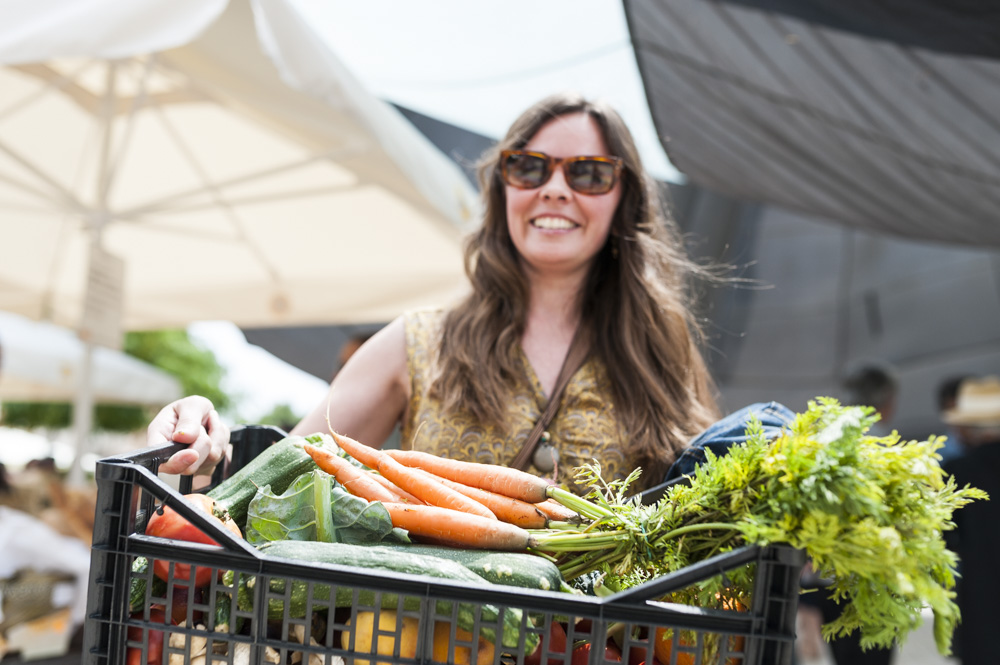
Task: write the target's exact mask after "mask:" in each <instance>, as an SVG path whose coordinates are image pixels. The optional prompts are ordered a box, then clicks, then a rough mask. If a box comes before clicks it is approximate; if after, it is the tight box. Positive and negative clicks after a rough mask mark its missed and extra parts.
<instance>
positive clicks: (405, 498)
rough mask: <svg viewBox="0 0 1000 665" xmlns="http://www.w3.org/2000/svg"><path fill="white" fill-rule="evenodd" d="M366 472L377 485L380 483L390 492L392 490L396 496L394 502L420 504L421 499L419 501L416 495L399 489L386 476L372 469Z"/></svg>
mask: <svg viewBox="0 0 1000 665" xmlns="http://www.w3.org/2000/svg"><path fill="white" fill-rule="evenodd" d="M367 473H368V475H370V476H371V478H372V480H374V481H375V482H377V483H378V484H379V485H381V486H382V487H384V488H386V489H387V490H389V491H390V492H392V493H393V494H395V495H396V496H397V497H398V498H397V499H396V503H413V504H422V503H423V501H421V500H420V499H418V498H417V497H415V496H413V495H412V494H410V493H409V492H407V491H405V490H401V489H400V488H398V487H396V485H395V484H393V482H392V481H391V480H389V479H388V478H386V477H385V476H383V475H380V474H377V473H375V472H374V471H369V472H367Z"/></svg>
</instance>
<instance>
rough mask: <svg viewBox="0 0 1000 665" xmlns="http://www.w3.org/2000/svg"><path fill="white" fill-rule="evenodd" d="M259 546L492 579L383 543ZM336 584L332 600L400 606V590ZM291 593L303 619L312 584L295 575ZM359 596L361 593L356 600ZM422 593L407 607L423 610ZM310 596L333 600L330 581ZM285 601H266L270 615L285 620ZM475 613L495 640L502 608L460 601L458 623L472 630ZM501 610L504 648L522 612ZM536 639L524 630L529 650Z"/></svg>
mask: <svg viewBox="0 0 1000 665" xmlns="http://www.w3.org/2000/svg"><path fill="white" fill-rule="evenodd" d="M259 550H260V552H261V553H262V554H266V555H268V556H274V557H281V558H286V559H296V560H301V561H308V562H310V563H328V564H333V565H339V566H354V567H357V568H367V569H371V570H375V571H382V572H386V573H407V574H412V575H425V576H428V577H437V578H443V579H448V580H454V581H458V582H467V583H470V584H479V585H483V584H486V585H488V584H489V582H487V581H486V580H484V579H483V578H481V577H480V576H479V575H476V574H475V573H473V572H472V571H471V570H469V569H468V568H466V567H465V566H463V565H461V564H459V563H457V562H455V561H448V560H446V559H443V558H439V557H432V556H425V555H421V554H416V553H412V552H407V551H403V550H402V549H391V548H385V549H379V550H378V551H377V553H376V551H375V550H374V548H372V547H368V546H365V545H348V544H346V543H320V542H313V541H296V540H277V541H272V542H269V543H265V544H264V545H261V546H260V548H259ZM335 588H336V593H335V595H334V598H333V601H332V603H333V605H334V606H335V607H350V606H351V605H353V604H354V603H355V602H358V603H361V604H365V605H372V604H373V603H375V602H376V600H377V598H378V596H380V597H381V598H380V606H381V607H382V608H387V609H395V608H397V607H398V606H399V595H398V594H395V593H390V592H383V593H381V594H378V593H376V591H374V590H372V589H365V588H355V587H351V586H342V585H338V586H336V587H335ZM270 592H271V593H273V594H285V593H286V581H285V580H284V579H282V578H275V579H272V580H271V583H270ZM288 595H289V618H295V619H301V618H305V611H306V602H307V597H308V585H307V584H306V583H305V582H304V581H301V580H292V588H291V590H290V591H289V592H288ZM355 595H356V596H357V600H356V601H355ZM423 597H424V596H421V595H419V594H417V595H412V596H403V609H406V610H419V609H420V602H421V600H422V598H423ZM312 598H313V601H314V602H331V599H330V585H326V584H314V585H313V589H312ZM237 600H238V601H242V603H241V604H240V605H239V607H240V609H241V610H243V611H252V609H253V599H252V597H251V596H250V594H246V595H243V594H238V595H237ZM284 605H285V603H284V601H283V599H276V598H271V599H270V601H269V603H268V618H269V619H272V620H281V619H282V618H283V616H284V609H285V608H284ZM435 609H436V611H437V613H438V614H451V612H452V603H451V601H446V600H439V601H437V603H436V607H435ZM478 609H481V613H479V612H477V610H478ZM477 614H479V618H480V628H479V629H480V634H481V635H482V636H483V637H484V638H485V639H487V640H489V641H490V642H493V643H494V644H496V643H497V640H496V637H497V636H496V626H497V623H498V619H500V614H501V610H500V609H499V608H497V607H496V606H494V605H481V606H480V605H479V604H475V603H459V604H458V610H457V620H456V623H457V625H458V627H459V628H463V629H464V630H468V631H470V632H471V631H472V630H473V628H474V625H475V620H476V615H477ZM502 614H503V617H502V619H501V620H502V635H501V639H502V644H503V646H505V647H509V648H515V649H516V648H517V646H518V642H519V639H520V637H521V611H520V610H519V609H517V608H511V607H508V608H505V609H503V610H502ZM537 640H538V636H537V635H535V634H534V633H527V634H526V635H525V641H526V649H527V652H526V653H531V652H532V651H534V648H535V646H536V645H537Z"/></svg>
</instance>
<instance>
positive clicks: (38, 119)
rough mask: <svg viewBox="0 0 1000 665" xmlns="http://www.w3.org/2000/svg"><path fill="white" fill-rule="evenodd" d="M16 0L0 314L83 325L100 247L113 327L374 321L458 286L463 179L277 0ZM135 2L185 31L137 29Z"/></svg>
mask: <svg viewBox="0 0 1000 665" xmlns="http://www.w3.org/2000/svg"><path fill="white" fill-rule="evenodd" d="M13 4H14V3H7V4H6V5H4V6H3V7H2V8H0V61H2V62H6V63H7V66H6V67H3V68H2V69H0V237H2V238H3V239H4V242H3V243H0V309H6V310H9V311H13V312H18V313H22V314H24V315H27V316H30V317H32V318H39V319H48V320H52V321H54V322H56V323H59V324H62V325H67V326H71V327H76V326H78V325H79V324H80V321H81V316H82V312H83V301H84V296H85V286H86V284H87V279H86V275H87V265H88V257H89V253H90V249H89V248H90V247H91V246H92V245H94V244H99V245H100V246H101V247H102V248H103V250H104V251H106V252H108V253H110V254H112V255H113V256H115V257H117V258H118V259H120V260H121V261H122V262H123V266H122V269H121V278H120V281H121V289H122V297H123V302H122V305H121V306H122V321H123V324H124V328H125V329H150V328H161V327H168V326H181V325H184V324H186V323H188V322H189V321H193V320H201V319H228V320H231V321H234V322H237V323H239V324H242V325H257V326H267V325H287V324H292V323H313V324H314V323H327V322H349V321H370V320H384V319H387V318H391V317H392V316H394V315H396V314H398V313H399V312H401V311H402V310H404V309H406V308H408V307H415V306H421V305H426V304H433V303H438V302H442V301H446V300H448V299H450V298H451V297H454V295H455V294H457V293H459V292H460V291H461V289H462V288H463V282H464V277H463V271H462V259H461V249H460V237H461V234H462V232H463V231H464V230H465V229H466V228H467V227H468V226H469V225H471V224H472V223H474V221H475V218H476V208H477V206H478V201H477V196H476V194H475V192H474V190H473V189H472V187H471V185H470V184H469V182H468V180H467V179H466V178H465V176H464V175H463V174H462V172H461V169H460V168H459V167H457V166H456V165H455V164H454V163H452V162H451V161H450V160H449V159H448V158H447V157H446V156H444V155H443V154H441V153H440V152H439V151H438V150H437V149H436V148H434V147H433V146H432V145H431V144H430V143H429V141H427V139H426V138H424V137H423V136H422V135H421V134H420V133H419V132H418V131H417V130H416V129H415V128H413V127H412V125H410V124H409V123H408V122H407V121H406V120H405V119H404V118H403V117H402V115H401V114H400V113H399V112H398V111H396V110H395V109H394V108H392V107H390V106H389V105H387V104H385V103H383V102H381V101H379V100H377V99H375V98H374V97H372V96H371V95H369V94H367V93H366V91H365V90H364V89H363V88H362V87H361V86H360V85H359V84H358V82H357V81H356V80H355V79H354V78H353V77H352V75H351V74H350V72H348V71H347V70H346V69H344V67H343V66H342V65H340V63H339V61H338V60H337V58H336V56H335V55H334V54H333V53H332V52H331V51H330V50H329V48H328V47H327V46H326V45H325V44H324V43H323V42H322V41H320V40H319V39H318V38H317V37H316V36H315V35H314V34H312V32H311V30H310V27H309V26H308V25H307V24H305V22H304V21H303V20H302V19H301V18H299V16H298V15H297V14H296V12H295V11H294V10H293V9H292V8H291V6H290V5H289V4H288V3H287V2H286V0H260V1H259V2H254V3H252V5H251V3H249V2H247V1H246V0H234V1H233V2H231V3H228V5H226V3H219V2H213V3H209V4H210V7H206V6H203V5H199V3H196V2H185V3H175V2H165V1H163V0H144V1H143V2H138V3H125V4H124V5H123V4H122V3H111V2H93V3H88V4H87V5H86V6H85V7H80V6H79V4H78V3H75V2H55V1H54V0H50V1H49V2H44V3H39V4H37V5H36V4H31V5H30V6H31V7H32V8H37V12H36V11H32V10H29V9H23V8H21V9H16V10H15V9H13V7H12V5H13ZM133 4H139V5H143V6H144V7H146V9H147V11H148V12H150V14H149V16H157V15H160V16H162V17H167V16H169V17H174V18H175V19H176V20H175V21H174V22H173V23H174V25H175V26H176V25H182V24H183V30H182V29H181V28H176V29H172V30H169V31H166V32H167V33H168V34H166V35H164V34H161V33H158V32H157V30H155V28H156V27H157V25H158V21H141V22H139V23H138V24H137V25H139V27H140V28H141V29H140V30H138V32H137V33H136V34H132V33H131V32H130V31H129V30H126V29H125V27H127V26H129V25H132V23H131V22H132V21H134V20H135V18H136V15H137V14H139V15H143V16H146V14H145V13H144V12H137V11H134V9H132V8H130V7H131V6H132V5H133ZM211 7H214V12H215V13H219V12H221V14H220V15H219V16H218V18H217V19H214V17H213V16H212V14H213V11H212V9H211ZM49 13H51V16H48V14H49ZM185 14H187V15H188V16H187V18H188V20H187V21H182V20H181V19H180V18H177V17H183V16H184V15H185ZM60 18H61V19H63V20H58V19H60ZM42 19H45V20H44V21H43V20H42ZM213 19H214V20H213ZM105 26H107V28H106V29H105ZM115 26H119V27H121V28H122V29H120V30H118V29H115ZM147 29H148V32H147ZM185 30H186V31H187V33H186V38H185V33H184V31H185ZM95 32H96V33H98V34H100V35H103V36H104V37H105V38H107V39H108V40H110V42H109V43H105V42H104V41H102V40H101V39H98V38H96V37H95V38H93V39H89V40H88V39H83V38H82V37H80V36H81V35H90V34H93V33H95ZM26 34H27V35H30V36H31V39H27V38H22V36H23V35H26ZM141 34H146V36H147V38H148V39H147V41H142V40H140V39H139V36H140V35H141ZM43 37H44V39H42V38H43ZM36 39H38V40H41V42H40V44H43V45H47V52H43V51H45V49H43V48H42V46H41V45H39V44H36V43H35V40H36ZM185 39H186V40H187V41H185ZM174 43H176V44H177V45H176V47H174V48H168V49H167V50H163V51H155V49H156V48H157V47H162V46H171V45H172V44H174ZM46 55H49V56H51V57H48V58H45V59H43V58H44V57H45V56H46ZM70 56H73V57H70ZM107 56H113V57H112V58H110V59H109V58H108V57H107ZM28 58H31V59H32V60H31V61H27V60H26V59H28Z"/></svg>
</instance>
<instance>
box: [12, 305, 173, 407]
mask: <svg viewBox="0 0 1000 665" xmlns="http://www.w3.org/2000/svg"><path fill="white" fill-rule="evenodd" d="M85 354H86V349H85V348H84V344H83V342H82V341H80V338H79V337H77V335H76V334H75V333H74V332H73V331H72V330H70V329H68V328H62V327H60V326H56V325H53V324H51V323H42V322H38V321H33V320H31V319H29V318H27V317H23V316H20V315H18V314H11V313H10V312H0V401H23V402H71V401H73V398H74V396H75V395H76V391H77V390H78V389H79V387H80V375H81V373H82V371H83V363H84V361H85ZM93 363H94V367H93V371H92V386H93V388H92V390H93V395H94V401H95V402H98V403H101V404H152V405H163V404H167V403H169V402H171V401H173V400H175V399H177V398H178V397H181V385H180V382H178V381H177V379H175V378H174V377H173V376H171V375H169V374H167V373H166V372H164V371H162V370H160V369H158V368H156V367H153V366H152V365H149V364H148V363H145V362H142V361H141V360H139V359H138V358H134V357H132V356H130V355H127V354H124V353H122V352H120V351H113V350H111V349H106V348H98V349H95V351H94V355H93Z"/></svg>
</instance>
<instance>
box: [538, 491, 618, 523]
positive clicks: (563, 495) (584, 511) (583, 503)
mask: <svg viewBox="0 0 1000 665" xmlns="http://www.w3.org/2000/svg"><path fill="white" fill-rule="evenodd" d="M546 494H547V495H548V496H549V498H551V499H555V500H556V501H558V502H559V503H561V504H562V505H564V506H566V507H567V508H569V509H570V510H573V511H575V512H577V513H579V514H580V515H583V516H584V517H589V518H590V519H601V518H604V517H614V512H613V511H611V510H609V509H607V508H605V507H604V506H599V505H597V504H596V503H593V502H592V501H587V500H586V499H584V498H583V497H581V496H577V495H575V494H573V493H572V492H567V491H566V490H564V489H562V488H561V487H556V486H555V485H551V486H549V488H548V490H547V491H546Z"/></svg>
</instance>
